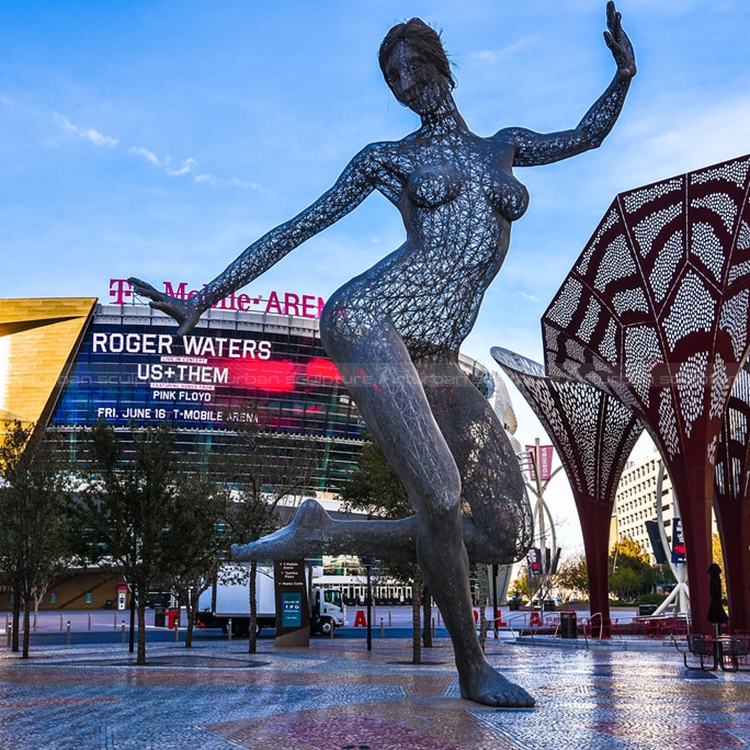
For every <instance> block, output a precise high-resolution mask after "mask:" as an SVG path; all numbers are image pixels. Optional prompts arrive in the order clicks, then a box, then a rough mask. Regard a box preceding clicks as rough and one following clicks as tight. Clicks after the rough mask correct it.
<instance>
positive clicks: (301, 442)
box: [212, 405, 318, 654]
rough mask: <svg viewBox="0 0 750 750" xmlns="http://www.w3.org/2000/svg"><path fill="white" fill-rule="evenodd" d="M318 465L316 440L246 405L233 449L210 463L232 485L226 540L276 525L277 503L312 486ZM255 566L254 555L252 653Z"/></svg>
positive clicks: (249, 537) (239, 540) (243, 540)
mask: <svg viewBox="0 0 750 750" xmlns="http://www.w3.org/2000/svg"><path fill="white" fill-rule="evenodd" d="M317 468H318V453H317V449H316V446H315V443H314V442H313V441H312V440H309V439H306V438H305V439H303V438H300V437H298V436H290V435H283V434H279V433H274V432H273V431H272V425H271V421H270V419H269V417H268V416H267V415H266V414H265V413H264V412H263V411H262V410H260V409H259V408H258V407H256V406H254V405H250V406H248V407H246V410H245V412H243V414H242V419H240V420H238V421H237V426H236V438H235V441H234V443H233V445H232V446H231V449H230V450H229V451H227V452H226V453H224V454H221V455H218V456H216V457H214V464H213V468H212V471H213V472H214V477H215V479H216V480H217V481H219V480H221V481H223V482H225V483H226V484H227V485H228V486H229V487H231V489H232V491H233V502H231V503H230V504H229V506H228V508H227V513H226V523H227V530H228V537H229V538H228V540H227V541H228V543H229V544H231V543H234V544H239V545H244V544H248V543H250V542H253V541H255V540H256V539H259V538H260V537H261V536H264V535H265V534H268V533H270V532H272V531H274V530H275V529H276V528H278V526H279V524H280V520H281V519H280V518H279V515H278V512H277V511H278V506H279V504H280V503H281V501H282V500H284V499H285V498H288V497H298V496H299V495H300V494H302V493H303V492H305V491H308V490H309V488H310V487H311V485H312V484H313V479H314V476H315V471H316V469H317ZM257 570H258V562H257V560H252V561H251V562H250V566H249V571H248V575H247V578H248V581H249V586H248V598H249V604H250V630H249V640H248V652H249V653H251V654H253V653H255V652H256V650H257V634H258V628H257V622H258V619H257V618H258V607H257V601H256V576H257Z"/></svg>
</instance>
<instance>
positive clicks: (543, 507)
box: [524, 438, 562, 612]
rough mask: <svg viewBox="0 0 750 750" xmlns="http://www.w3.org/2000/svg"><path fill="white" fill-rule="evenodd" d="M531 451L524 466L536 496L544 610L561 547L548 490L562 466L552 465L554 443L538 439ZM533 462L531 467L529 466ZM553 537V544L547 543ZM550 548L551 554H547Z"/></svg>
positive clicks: (536, 529) (540, 584) (530, 579)
mask: <svg viewBox="0 0 750 750" xmlns="http://www.w3.org/2000/svg"><path fill="white" fill-rule="evenodd" d="M527 448H531V450H528V451H527V454H526V455H527V456H528V463H527V465H526V466H525V467H524V468H525V469H526V470H527V471H528V472H529V474H530V477H531V481H528V480H527V479H524V483H525V484H526V487H527V488H528V489H529V490H531V492H532V494H533V495H534V497H535V498H536V502H535V503H534V540H535V542H536V545H537V546H536V549H538V550H539V555H538V558H537V561H536V562H537V563H538V564H539V576H540V579H539V611H540V612H543V611H544V605H543V597H544V596H545V594H546V592H547V588H548V586H549V582H550V579H551V577H552V575H553V574H554V572H555V570H556V568H557V559H558V555H559V550H558V548H557V535H556V533H555V522H554V521H553V520H552V514H551V513H550V509H549V506H548V505H547V503H546V502H545V500H544V493H545V491H546V489H547V487H548V486H549V483H550V481H552V478H553V477H554V476H555V474H557V472H558V471H560V469H562V466H558V467H557V468H556V469H555V470H554V471H550V467H549V464H550V463H551V459H552V446H541V445H540V441H539V438H536V440H535V441H534V445H533V446H527ZM543 449H544V450H545V451H546V454H545V456H544V457H545V458H546V459H548V460H546V461H542V458H543V453H542V451H543ZM529 463H530V466H529ZM548 537H549V542H550V545H549V547H548V546H547V539H548ZM547 550H549V557H548V555H547ZM532 584H533V577H532V571H531V570H530V569H529V597H530V599H531V610H532V612H533V610H534V591H533V585H532Z"/></svg>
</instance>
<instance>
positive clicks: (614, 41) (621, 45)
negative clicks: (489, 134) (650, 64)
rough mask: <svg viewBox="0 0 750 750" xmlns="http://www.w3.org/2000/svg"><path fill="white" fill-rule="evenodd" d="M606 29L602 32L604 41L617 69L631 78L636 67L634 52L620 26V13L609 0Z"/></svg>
mask: <svg viewBox="0 0 750 750" xmlns="http://www.w3.org/2000/svg"><path fill="white" fill-rule="evenodd" d="M607 29H608V31H605V32H604V41H605V42H606V43H607V47H609V49H610V51H611V52H612V57H614V58H615V62H616V63H617V71H618V72H619V73H620V74H621V75H624V76H627V77H628V78H632V77H633V76H634V75H635V73H636V70H637V68H636V67H635V52H634V51H633V45H632V44H631V43H630V39H628V35H627V34H626V33H625V31H624V29H623V28H622V15H621V14H620V13H618V12H617V9H616V8H615V4H614V3H613V2H612V0H610V2H608V3H607Z"/></svg>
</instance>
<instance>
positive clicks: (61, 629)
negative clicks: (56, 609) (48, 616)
mask: <svg viewBox="0 0 750 750" xmlns="http://www.w3.org/2000/svg"><path fill="white" fill-rule="evenodd" d="M60 632H61V633H62V632H63V613H62V612H60Z"/></svg>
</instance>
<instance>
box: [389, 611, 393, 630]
mask: <svg viewBox="0 0 750 750" xmlns="http://www.w3.org/2000/svg"><path fill="white" fill-rule="evenodd" d="M391 625H393V612H391V610H390V609H389V610H388V627H389V628H390V627H391Z"/></svg>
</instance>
